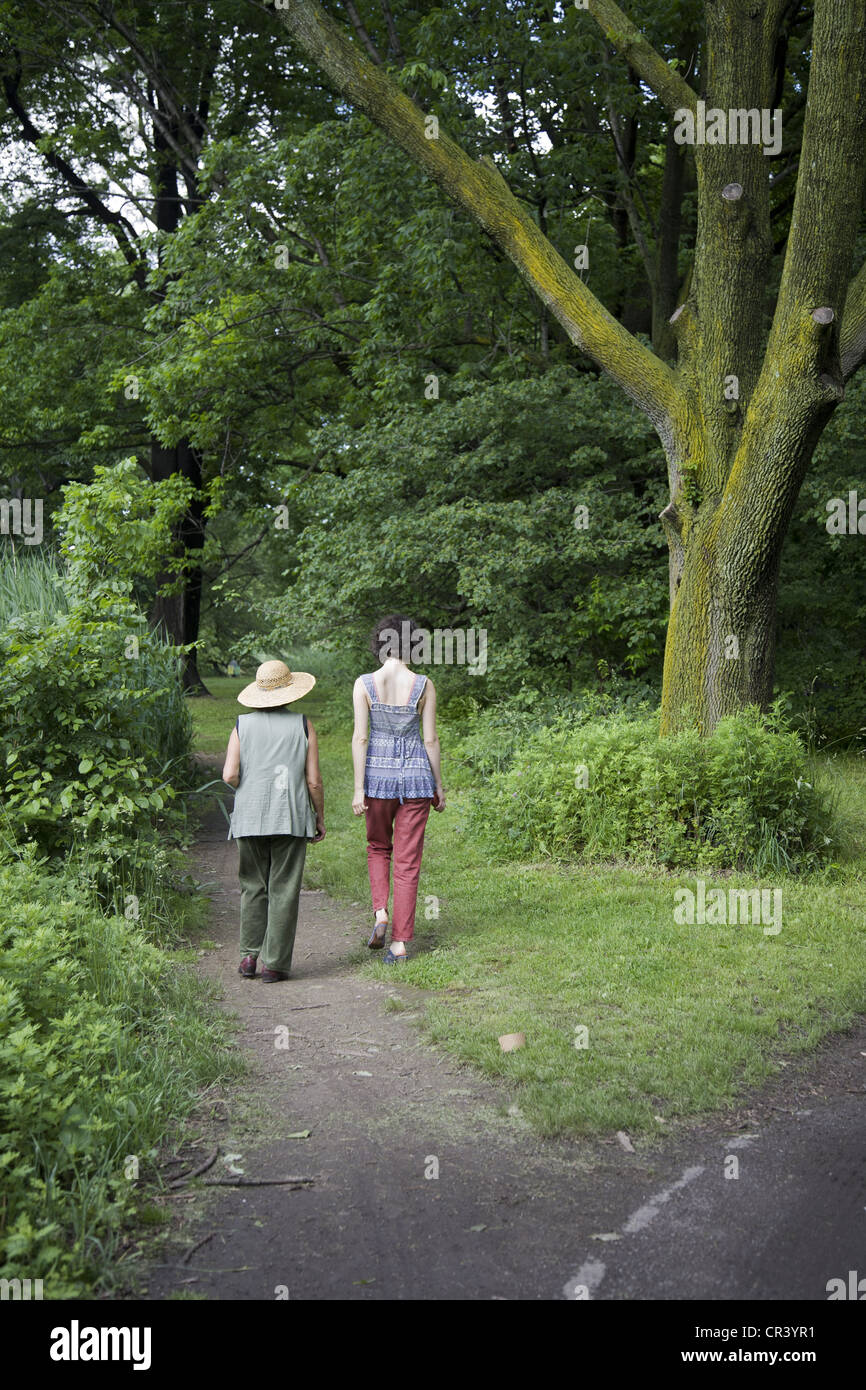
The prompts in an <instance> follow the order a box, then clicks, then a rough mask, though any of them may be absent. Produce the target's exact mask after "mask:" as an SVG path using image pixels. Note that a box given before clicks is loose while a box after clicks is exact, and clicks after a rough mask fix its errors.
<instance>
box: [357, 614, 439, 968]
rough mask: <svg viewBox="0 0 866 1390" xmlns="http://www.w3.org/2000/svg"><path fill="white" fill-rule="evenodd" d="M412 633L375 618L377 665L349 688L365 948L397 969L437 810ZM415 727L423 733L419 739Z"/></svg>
mask: <svg viewBox="0 0 866 1390" xmlns="http://www.w3.org/2000/svg"><path fill="white" fill-rule="evenodd" d="M421 631H422V630H421V629H420V628H416V625H415V624H414V623H413V622H412V620H411V618H405V617H403V615H402V614H399V613H397V614H393V615H392V616H391V617H388V618H382V619H381V621H380V622H378V623H377V624H376V626H375V627H374V629H373V632H372V634H371V637H370V646H371V648H372V651H373V653H374V655H375V656H376V657H378V659H379V661H380V663H381V666H380V669H379V671H378V672H377V673H376V676H375V678H374V677H373V676H372V675H364V676H359V677H358V679H357V680H356V681H355V689H354V697H353V698H354V709H355V732H354V734H353V736H352V760H353V764H354V770H355V795H354V797H353V798H352V810H353V811H354V813H355V815H356V816H365V817H366V822H367V867H368V870H369V875H370V892H371V895H372V898H373V911H374V912H375V921H374V923H373V931H372V933H371V935H370V938H369V940H368V942H367V945H368V946H369V947H370V949H371V951H378V950H381V948H382V947H383V946H384V945H385V937H386V936H387V934H388V927H389V925H390V927H391V945H390V947H389V949H388V951H387V952H386V953H385V955H384V956H383V957H382V960H383V962H384V963H385V964H387V965H397V964H405V961H406V942H407V941H411V940H412V938H413V936H414V934H415V903H416V899H417V896H418V879H419V877H420V874H421V854H422V852H423V849H424V831H425V828H426V825H427V818H428V816H429V814H430V807H431V806H432V807H433V810H434V811H444V810H445V791H444V788H443V786H442V772H441V769H440V751H439V737H438V734H437V732H436V691H435V690H434V688H433V682H432V681H431V680H428V678H427V676H419V675H416V674H415V672H414V671H410V669H409V667H408V665H407V663H406V658H407V657H408V656H409V655H410V653H411V651H412V648H413V646H414V643H415V640H416V636H417V635H420V633H421ZM419 723H420V725H421V728H422V729H423V742H422V734H421V730H420V729H419ZM392 860H393V866H394V919H393V922H389V919H388V897H389V894H390V888H391V864H392Z"/></svg>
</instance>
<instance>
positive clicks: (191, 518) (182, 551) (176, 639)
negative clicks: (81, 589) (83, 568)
mask: <svg viewBox="0 0 866 1390" xmlns="http://www.w3.org/2000/svg"><path fill="white" fill-rule="evenodd" d="M150 473H151V477H152V479H153V481H154V482H159V481H160V480H161V479H163V478H169V477H171V475H172V474H174V473H182V474H183V476H184V477H185V478H189V480H190V482H192V483H193V485H194V486H195V487H196V489H200V488H201V460H200V458H199V456H198V454H197V453H196V451H195V450H194V449H193V448H192V447H191V445H190V444H189V442H188V441H187V440H182V441H181V443H180V444H178V445H176V447H175V448H173V449H166V448H165V447H164V446H163V445H161V444H160V443H158V441H156V440H154V441H153V442H152V443H151V449H150ZM204 534H205V523H204V505H203V502H202V500H201V497H200V495H199V496H197V497H196V498H195V499H194V500H193V502H192V503H191V505H190V508H189V510H188V511H187V513H186V515H185V516H184V517H183V519H182V520H181V522H180V524H179V525H178V527H177V528H176V531H175V543H176V555H177V559H178V561H179V562H180V561H186V568H185V569H184V572H183V579H182V583H181V587H180V588H179V590H178V592H177V593H172V594H162V595H157V598H156V599H155V601H154V605H153V608H152V610H151V614H150V620H151V623H152V624H153V626H154V627H159V628H160V629H161V630H162V632H163V633H164V635H165V636H166V637H167V638H168V640H169V641H170V642H173V643H174V644H175V645H176V646H182V645H184V644H185V643H187V642H195V641H197V640H198V632H199V620H200V616H201V588H202V571H201V566H200V565H197V564H193V565H192V566H190V565H189V559H190V556H191V554H195V553H196V552H199V551H201V549H202V547H203V545H204ZM178 574H179V569H171V568H169V569H167V570H166V571H165V573H163V574H161V575H160V576H159V578H158V580H157V586H158V587H159V588H162V587H163V585H166V584H172V583H175V584H176V583H177V577H178ZM182 661H183V666H182V669H183V685H184V689H185V690H190V691H195V692H196V693H197V694H200V695H208V694H209V693H210V692H209V691H208V689H207V687H206V686H205V683H204V681H203V680H202V678H201V676H200V675H199V670H198V663H197V661H196V654H195V652H194V651H192V652H186V653H184V655H183V658H182Z"/></svg>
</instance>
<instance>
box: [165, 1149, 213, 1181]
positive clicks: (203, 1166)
mask: <svg viewBox="0 0 866 1390" xmlns="http://www.w3.org/2000/svg"><path fill="white" fill-rule="evenodd" d="M219 1151H220V1150H219V1144H217V1146H216V1148H215V1149H214V1151H213V1153H211V1154H208V1156H207V1158H206V1159H205V1161H204V1163H200V1164H199V1165H198V1167H197V1168H193V1170H192V1172H190V1173H178V1175H177V1177H176V1178H172V1180H171V1182H170V1183H169V1188H170V1189H171V1190H172V1191H176V1190H177V1188H179V1187H184V1186H185V1185H186V1184H187V1183H188V1182H191V1181H192V1179H193V1178H197V1177H199V1176H200V1175H201V1174H202V1173H206V1172H207V1170H208V1168H212V1167H213V1166H214V1164H215V1163H216V1161H217V1158H218V1157H219Z"/></svg>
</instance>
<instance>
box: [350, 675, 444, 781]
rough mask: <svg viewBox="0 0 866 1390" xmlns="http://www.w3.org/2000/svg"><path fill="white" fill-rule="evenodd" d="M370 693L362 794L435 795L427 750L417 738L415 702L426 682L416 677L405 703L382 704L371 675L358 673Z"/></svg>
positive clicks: (419, 735) (423, 677)
mask: <svg viewBox="0 0 866 1390" xmlns="http://www.w3.org/2000/svg"><path fill="white" fill-rule="evenodd" d="M361 680H362V681H363V682H364V689H365V690H366V691H367V694H368V695H369V696H370V700H371V707H370V742H369V744H368V745H367V763H366V767H365V769H364V795H365V796H372V797H375V798H377V799H379V798H382V799H387V798H391V797H397V798H398V799H399V800H400V801H401V802H403V801H405V800H406V798H407V797H408V798H410V799H411V798H412V797H422V796H430V797H433V796H435V795H436V783H435V781H434V778H433V770H432V768H431V767H430V759H429V758H428V757H427V750H426V748H425V747H424V744H423V743H422V741H421V733H420V730H419V727H418V726H419V715H418V701H419V700H420V698H421V696H422V694H423V693H424V687H425V685H426V684H427V677H426V676H416V677H415V681H414V684H413V686H412V690H411V691H410V694H409V699H408V701H407V703H406V704H405V705H385V704H383V703H382V701H381V700H380V699H379V696H378V694H377V692H376V682H375V681H374V680H373V677H372V676H362V677H361Z"/></svg>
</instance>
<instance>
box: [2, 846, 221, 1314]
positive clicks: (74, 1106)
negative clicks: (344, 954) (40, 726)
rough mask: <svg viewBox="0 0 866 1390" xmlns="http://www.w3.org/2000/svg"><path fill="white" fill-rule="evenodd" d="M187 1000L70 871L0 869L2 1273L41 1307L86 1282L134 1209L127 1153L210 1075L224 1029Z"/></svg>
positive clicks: (142, 1148) (194, 1000) (139, 936)
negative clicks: (35, 1295) (33, 1291)
mask: <svg viewBox="0 0 866 1390" xmlns="http://www.w3.org/2000/svg"><path fill="white" fill-rule="evenodd" d="M201 992H202V987H201V986H199V985H195V984H194V982H193V981H192V980H190V979H189V978H188V977H186V976H185V975H179V974H178V973H177V971H176V969H175V967H174V964H173V962H172V960H171V958H170V957H169V956H167V955H166V954H165V953H164V952H162V951H160V950H159V949H158V948H157V947H155V946H153V945H151V944H150V943H149V942H147V941H146V940H145V938H144V935H143V933H142V932H141V931H140V930H139V929H138V928H137V927H136V925H135V924H133V923H130V922H128V921H126V920H124V919H123V918H122V917H106V916H104V915H103V914H102V913H101V912H100V911H99V910H98V908H97V907H96V906H95V904H94V903H93V901H92V899H90V898H89V896H88V895H87V893H86V891H85V890H84V889H83V888H82V887H81V886H80V884H78V883H76V882H74V881H73V878H72V876H71V874H64V875H49V874H46V872H45V868H44V864H42V863H40V862H39V861H38V860H37V858H36V855H35V852H34V851H33V850H32V849H31V850H29V851H27V852H26V853H25V854H24V855H23V856H22V857H21V858H20V859H17V860H11V861H7V862H0V1134H2V1141H0V1172H2V1175H3V1179H2V1181H3V1191H4V1199H5V1201H4V1205H3V1207H2V1209H0V1269H2V1273H3V1275H4V1277H9V1278H12V1277H26V1278H45V1279H46V1280H48V1281H49V1282H48V1283H47V1284H46V1290H45V1292H46V1296H47V1297H60V1296H64V1295H68V1294H69V1293H70V1292H71V1291H75V1290H76V1289H77V1288H78V1287H79V1286H80V1285H81V1284H82V1283H84V1284H85V1285H86V1284H88V1283H89V1282H90V1281H91V1280H92V1279H93V1277H94V1276H95V1274H96V1273H97V1271H98V1269H99V1268H100V1267H101V1264H102V1260H104V1258H105V1255H106V1253H107V1251H108V1249H109V1248H110V1247H111V1245H112V1242H116V1241H117V1239H118V1231H119V1226H120V1222H121V1219H122V1218H123V1217H124V1215H128V1213H129V1211H130V1208H131V1206H132V1205H133V1204H134V1201H135V1182H134V1181H131V1180H130V1177H131V1176H132V1175H130V1174H129V1170H128V1167H127V1165H126V1163H125V1160H126V1158H127V1156H128V1155H134V1156H136V1157H137V1158H139V1159H140V1162H141V1163H142V1165H143V1167H144V1168H145V1169H146V1168H147V1153H148V1151H149V1150H150V1148H151V1146H152V1145H153V1144H154V1143H155V1142H156V1141H157V1140H158V1139H160V1138H161V1137H162V1136H163V1135H164V1133H165V1131H166V1129H167V1128H169V1127H170V1125H171V1124H172V1123H174V1122H176V1121H177V1120H178V1119H179V1118H180V1117H181V1116H182V1114H183V1113H184V1112H185V1111H186V1110H188V1109H189V1107H190V1105H191V1104H192V1103H193V1102H194V1099H195V1096H196V1093H197V1090H198V1088H199V1087H200V1086H202V1085H205V1084H207V1083H209V1082H211V1081H214V1080H216V1079H217V1078H218V1077H220V1076H221V1075H224V1074H225V1070H226V1066H227V1062H226V1057H227V1054H226V1053H225V1051H224V1050H222V1049H221V1048H220V1047H219V1046H218V1043H219V1041H220V1039H221V1038H222V1037H223V1036H224V1029H225V1026H226V1025H225V1023H224V1021H222V1016H221V1015H219V1014H217V1015H215V1016H214V1017H212V1018H211V1019H210V1020H209V1021H207V1022H205V1021H204V1017H203V1010H202V1007H201V1002H200V995H201ZM179 1058H182V1059H183V1060H182V1064H181V1063H179V1060H178V1059H179ZM231 1065H232V1066H234V1064H233V1063H232V1064H231ZM140 1175H141V1176H144V1175H145V1174H144V1172H142V1173H141V1174H140ZM100 1257H101V1258H100Z"/></svg>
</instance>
